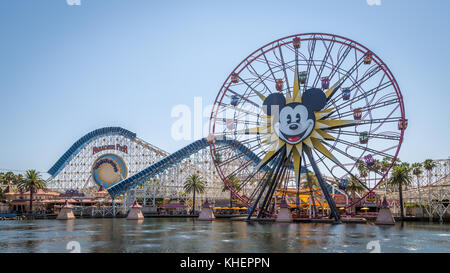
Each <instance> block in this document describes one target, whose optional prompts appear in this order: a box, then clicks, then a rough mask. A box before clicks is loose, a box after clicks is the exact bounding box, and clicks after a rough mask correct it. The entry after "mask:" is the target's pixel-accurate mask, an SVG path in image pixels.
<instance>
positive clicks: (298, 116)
mask: <svg viewBox="0 0 450 273" xmlns="http://www.w3.org/2000/svg"><path fill="white" fill-rule="evenodd" d="M295 117H296V118H297V120H296V121H295V122H297V123H300V114H299V113H297V115H295Z"/></svg>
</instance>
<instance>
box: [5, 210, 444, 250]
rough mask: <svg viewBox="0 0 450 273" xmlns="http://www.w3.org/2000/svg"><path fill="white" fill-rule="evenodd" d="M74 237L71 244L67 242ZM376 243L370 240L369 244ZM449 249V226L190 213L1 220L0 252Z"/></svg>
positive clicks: (70, 241)
mask: <svg viewBox="0 0 450 273" xmlns="http://www.w3.org/2000/svg"><path fill="white" fill-rule="evenodd" d="M72 241H75V242H72ZM374 241H375V242H374ZM377 241H378V242H377ZM378 243H379V250H380V251H381V252H413V253H414V252H445V253H449V252H450V225H449V224H439V223H418V222H405V223H403V224H400V223H397V224H396V225H395V226H376V225H374V224H371V223H368V224H341V225H331V224H322V223H247V222H241V221H230V220H216V221H213V222H203V221H198V220H195V219H190V218H146V219H145V220H143V221H140V222H138V221H130V220H126V219H123V218H117V219H75V220H71V221H58V220H34V221H0V252H63V253H65V252H70V251H71V250H73V249H76V248H77V245H78V244H79V246H80V249H79V250H80V251H81V252H370V251H374V250H375V251H376V250H378V248H377V247H375V248H372V247H370V246H371V245H375V246H376V245H377V244H378Z"/></svg>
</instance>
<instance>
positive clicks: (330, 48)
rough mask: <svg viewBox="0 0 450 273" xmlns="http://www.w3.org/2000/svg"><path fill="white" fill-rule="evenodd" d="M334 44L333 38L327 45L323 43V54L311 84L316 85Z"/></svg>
mask: <svg viewBox="0 0 450 273" xmlns="http://www.w3.org/2000/svg"><path fill="white" fill-rule="evenodd" d="M334 44H335V42H334V38H333V41H331V42H330V43H329V45H328V46H326V45H325V48H326V52H325V56H324V57H323V59H322V62H321V64H320V67H319V71H318V72H317V74H316V77H315V78H314V82H313V86H316V85H317V84H318V81H319V80H320V77H321V76H322V73H323V69H324V68H325V64H326V62H327V60H328V58H329V57H330V53H331V50H332V49H333V46H334Z"/></svg>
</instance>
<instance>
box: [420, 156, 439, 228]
mask: <svg viewBox="0 0 450 273" xmlns="http://www.w3.org/2000/svg"><path fill="white" fill-rule="evenodd" d="M435 167H436V163H435V162H434V161H433V160H432V159H427V160H425V161H424V162H423V168H424V169H425V170H427V174H428V202H429V203H430V204H431V187H430V186H431V171H432V170H433V169H434V168H435ZM429 209H430V211H429V214H428V215H429V217H430V221H431V220H432V218H433V214H432V213H431V206H430V208H429Z"/></svg>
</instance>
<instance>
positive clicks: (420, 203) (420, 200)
mask: <svg viewBox="0 0 450 273" xmlns="http://www.w3.org/2000/svg"><path fill="white" fill-rule="evenodd" d="M416 177H417V190H418V191H419V207H420V208H421V209H422V193H421V192H420V180H419V175H417V176H416ZM422 216H423V215H422Z"/></svg>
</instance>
